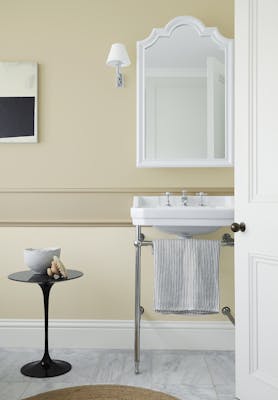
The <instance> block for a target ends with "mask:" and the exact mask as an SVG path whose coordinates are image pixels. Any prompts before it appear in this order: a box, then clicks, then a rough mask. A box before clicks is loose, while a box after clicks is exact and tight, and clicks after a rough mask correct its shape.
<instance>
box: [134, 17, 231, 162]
mask: <svg viewBox="0 0 278 400" xmlns="http://www.w3.org/2000/svg"><path fill="white" fill-rule="evenodd" d="M183 25H189V26H192V27H193V28H194V29H195V30H196V31H197V32H198V34H199V35H200V36H201V37H202V36H205V37H210V38H211V39H212V40H213V41H214V42H215V43H216V44H217V45H218V46H220V48H222V49H223V51H224V54H225V77H226V86H225V158H221V159H213V160H208V159H196V160H193V159H184V160H178V161H177V160H170V161H169V160H165V161H163V160H148V159H146V154H145V153H146V152H145V146H146V131H145V120H146V119H145V52H146V50H147V49H148V48H149V47H151V46H153V45H154V44H155V42H156V41H157V40H158V39H159V38H162V37H170V36H171V35H172V33H173V31H174V30H175V29H177V28H178V27H180V26H183ZM233 81H234V70H233V39H229V38H226V37H224V36H222V35H221V34H220V33H219V31H218V29H217V28H215V27H206V26H205V25H204V24H203V23H202V22H201V21H200V20H198V19H196V18H194V17H189V16H180V17H176V18H174V19H173V20H171V21H170V22H169V23H168V24H167V25H166V26H165V28H161V29H157V28H155V29H153V30H152V32H151V34H150V36H149V37H147V38H146V39H144V40H141V41H138V42H137V167H148V168H151V167H153V168H155V167H156V168H158V167H163V168H165V167H231V166H233V136H234V132H233V131H234V126H233V97H234V94H233V85H234V83H233Z"/></svg>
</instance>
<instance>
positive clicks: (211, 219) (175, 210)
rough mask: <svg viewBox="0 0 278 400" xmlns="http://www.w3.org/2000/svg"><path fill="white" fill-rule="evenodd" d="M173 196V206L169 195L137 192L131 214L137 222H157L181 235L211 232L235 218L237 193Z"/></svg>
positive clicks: (171, 231)
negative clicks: (138, 194) (234, 194)
mask: <svg viewBox="0 0 278 400" xmlns="http://www.w3.org/2000/svg"><path fill="white" fill-rule="evenodd" d="M202 202H203V204H204V205H200V204H201V203H200V197H199V196H187V205H183V204H182V200H181V196H171V197H170V204H171V205H170V206H169V205H167V199H166V197H165V196H135V197H134V199H133V207H132V208H131V217H132V223H133V225H140V226H153V227H155V228H158V229H159V230H161V231H164V232H168V233H173V234H176V235H178V236H185V237H186V236H192V235H197V234H202V233H209V232H213V231H216V230H217V229H219V228H221V227H224V226H229V225H231V224H232V223H233V221H234V197H233V196H204V197H203V198H202Z"/></svg>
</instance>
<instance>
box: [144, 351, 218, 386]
mask: <svg viewBox="0 0 278 400" xmlns="http://www.w3.org/2000/svg"><path fill="white" fill-rule="evenodd" d="M152 382H154V383H155V382H164V383H166V384H169V385H171V384H181V385H195V386H196V385H197V386H203V385H205V386H208V385H213V382H212V380H211V377H210V374H209V373H208V368H207V364H206V362H205V359H204V355H203V354H202V353H201V352H194V351H177V352H174V351H169V352H166V351H157V352H153V355H152Z"/></svg>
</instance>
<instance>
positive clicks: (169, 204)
mask: <svg viewBox="0 0 278 400" xmlns="http://www.w3.org/2000/svg"><path fill="white" fill-rule="evenodd" d="M171 194H172V193H170V192H165V196H166V198H167V200H166V201H167V203H166V206H167V207H170V206H171V203H170V196H171Z"/></svg>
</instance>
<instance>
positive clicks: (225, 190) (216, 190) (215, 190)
mask: <svg viewBox="0 0 278 400" xmlns="http://www.w3.org/2000/svg"><path fill="white" fill-rule="evenodd" d="M183 189H184V187H183V186H179V187H177V186H176V187H169V186H167V187H166V186H165V187H156V188H153V187H137V188H132V187H130V188H120V187H115V188H112V187H106V188H98V187H83V188H82V187H80V188H70V187H59V188H54V187H44V188H39V187H36V188H35V187H34V188H32V187H30V188H26V187H24V188H20V187H11V188H0V193H111V194H121V193H127V194H134V195H136V194H142V195H143V194H145V193H146V194H152V193H154V194H162V193H164V192H169V191H171V193H181V191H182V190H183ZM200 190H202V191H205V192H206V193H208V194H210V195H213V194H223V195H224V194H227V195H228V194H233V193H234V189H233V188H231V187H187V191H188V193H193V194H194V193H195V192H198V191H200Z"/></svg>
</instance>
